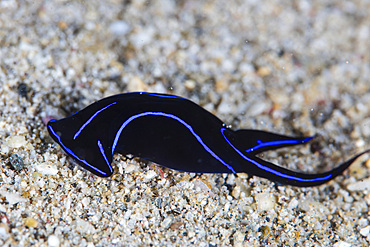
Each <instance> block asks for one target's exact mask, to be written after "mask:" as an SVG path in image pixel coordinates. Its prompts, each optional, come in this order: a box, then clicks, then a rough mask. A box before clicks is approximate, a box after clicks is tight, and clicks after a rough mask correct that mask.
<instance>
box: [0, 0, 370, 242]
mask: <svg viewBox="0 0 370 247" xmlns="http://www.w3.org/2000/svg"><path fill="white" fill-rule="evenodd" d="M369 11H370V2H369V1H367V0H363V1H361V0H354V1H321V0H320V1H292V2H290V1H281V0H274V1H265V2H261V1H255V0H251V1H181V0H180V1H140V0H139V1H135V0H133V1H130V0H129V1H118V0H107V1H99V0H93V1H49V0H48V1H13V0H1V1H0V152H1V153H0V162H1V178H0V195H1V197H0V219H1V222H0V245H1V246H31V245H34V246H73V245H75V246H188V245H193V246H230V245H234V246H337V247H346V246H368V245H369V243H370V215H369V206H370V194H369V191H370V160H369V156H368V155H364V156H362V157H361V159H358V160H357V162H355V164H353V165H352V166H351V167H350V169H348V170H347V171H346V172H345V174H344V175H343V176H339V177H337V178H336V179H335V180H334V181H331V182H329V183H328V184H325V185H322V186H319V187H315V188H295V187H292V186H277V185H276V184H275V183H273V182H270V181H268V180H266V179H261V178H256V177H248V176H247V175H245V174H239V175H238V176H235V175H226V174H203V175H200V174H192V173H182V172H177V171H172V170H170V169H165V168H161V167H160V166H156V165H154V164H150V163H148V162H143V161H141V160H139V159H133V160H131V161H125V160H124V158H123V156H121V155H119V154H117V155H115V156H114V163H113V166H114V169H115V171H116V173H115V175H114V176H112V177H110V178H99V177H97V176H94V175H92V174H91V173H90V172H87V171H84V170H82V169H80V168H78V167H76V166H74V165H73V164H72V163H71V162H70V160H69V158H68V157H67V156H66V154H65V153H64V152H63V151H62V150H61V148H60V147H59V146H58V145H57V144H56V143H54V142H53V141H52V139H51V138H50V137H49V135H48V133H47V130H46V128H45V124H44V122H45V121H46V120H47V119H48V118H50V117H54V118H63V117H66V116H68V115H70V114H72V113H74V112H76V111H77V110H79V109H82V108H83V107H85V106H87V105H89V104H90V103H92V102H94V101H96V100H98V99H101V98H103V97H106V96H109V95H113V94H117V93H121V92H129V91H149V92H158V93H170V94H176V95H180V96H183V97H186V98H189V99H191V100H193V101H195V102H196V103H198V104H200V105H201V106H203V107H204V108H206V109H207V110H209V111H211V112H212V113H214V114H216V115H217V116H218V117H220V118H221V119H222V120H223V121H224V122H225V123H227V124H230V125H232V126H233V128H235V129H238V128H253V129H262V130H268V131H273V132H277V133H281V134H286V135H297V136H309V135H315V134H317V135H318V137H317V138H316V139H315V140H314V141H312V142H311V143H310V144H308V145H304V146H301V147H294V148H289V149H283V150H280V151H273V152H272V151H271V152H268V153H266V154H265V155H264V156H263V157H264V158H266V159H268V160H270V161H272V162H274V163H278V164H280V165H281V166H284V167H288V168H289V169H293V170H297V171H304V172H312V173H313V172H317V171H325V170H328V169H330V168H333V167H335V166H336V165H338V164H339V163H340V162H341V161H343V160H345V159H348V158H349V157H351V155H353V154H355V153H358V152H361V151H363V150H365V149H367V148H369V147H370V78H369V76H370V52H369V51H370V42H369V40H370V29H369V27H370V19H369ZM148 127H149V128H150V126H148ZM22 163H23V165H22Z"/></svg>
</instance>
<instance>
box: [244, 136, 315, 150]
mask: <svg viewBox="0 0 370 247" xmlns="http://www.w3.org/2000/svg"><path fill="white" fill-rule="evenodd" d="M313 138H314V137H313V136H310V137H307V138H305V139H302V140H285V141H270V142H262V141H261V140H258V141H257V143H258V145H256V146H254V147H251V148H248V149H247V150H245V152H247V153H250V152H253V151H255V150H257V149H259V148H262V147H269V146H278V145H286V144H303V143H306V142H309V141H311V140H312V139H313Z"/></svg>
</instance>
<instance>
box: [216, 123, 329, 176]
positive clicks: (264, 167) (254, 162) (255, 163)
mask: <svg viewBox="0 0 370 247" xmlns="http://www.w3.org/2000/svg"><path fill="white" fill-rule="evenodd" d="M225 130H226V129H225V128H221V133H222V135H223V136H224V138H225V140H226V141H227V143H229V145H230V146H231V147H232V148H233V149H234V150H235V151H236V152H237V153H238V154H239V155H240V156H242V157H243V158H244V159H245V160H247V161H249V162H251V163H252V164H254V165H255V166H257V167H258V168H260V169H262V170H265V171H267V172H269V173H272V174H275V175H277V176H279V177H282V178H287V179H292V180H296V181H300V182H316V181H324V180H328V179H329V178H330V177H332V174H329V175H326V176H324V177H319V178H299V177H295V176H291V175H287V174H284V173H281V172H279V171H276V170H274V169H272V168H270V167H267V166H264V165H262V164H260V163H258V162H257V161H255V160H253V159H250V158H248V157H247V156H245V155H244V154H243V153H242V152H240V151H239V150H238V149H237V148H236V147H234V145H233V144H231V142H230V141H229V140H228V139H227V138H226V136H225V134H224V131H225ZM309 138H310V137H309ZM306 139H307V138H306Z"/></svg>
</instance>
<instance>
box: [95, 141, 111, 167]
mask: <svg viewBox="0 0 370 247" xmlns="http://www.w3.org/2000/svg"><path fill="white" fill-rule="evenodd" d="M98 147H99V149H100V152H101V154H102V155H103V157H104V159H105V162H106V163H107V165H108V167H109V170H110V172H111V173H113V169H112V167H111V165H110V164H109V161H108V159H107V156H106V155H105V152H104V148H103V145H102V144H101V142H100V140H98Z"/></svg>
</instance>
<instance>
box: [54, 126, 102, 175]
mask: <svg viewBox="0 0 370 247" xmlns="http://www.w3.org/2000/svg"><path fill="white" fill-rule="evenodd" d="M48 127H49V129H50V131H51V133H53V135H54V136H55V137H56V138H57V139H58V142H59V144H60V145H61V146H62V147H63V149H64V150H65V151H66V152H67V153H69V154H70V155H72V156H73V157H74V158H76V159H77V160H79V161H81V162H82V163H84V164H85V165H87V166H89V167H91V168H92V169H94V170H95V171H97V172H99V173H101V174H103V175H107V174H106V173H105V172H103V171H101V170H99V169H98V168H96V167H95V166H92V165H90V164H89V163H87V161H86V160H85V159H84V158H80V157H78V156H77V155H75V154H74V153H73V152H72V150H71V149H69V148H67V147H66V146H65V145H64V144H63V142H62V141H61V140H60V136H58V135H57V133H55V131H54V130H53V128H52V127H51V126H50V125H48Z"/></svg>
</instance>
